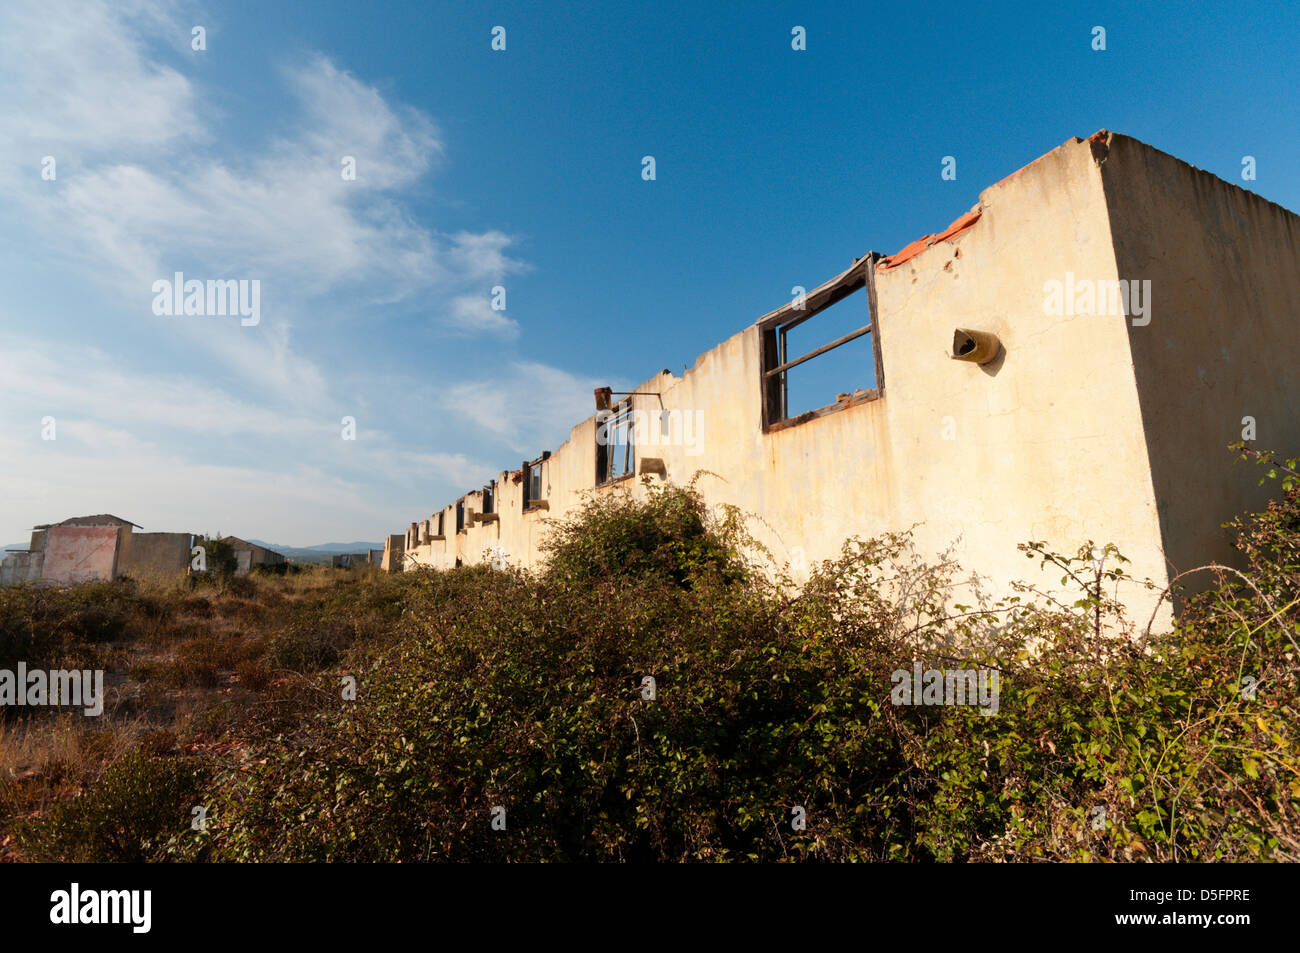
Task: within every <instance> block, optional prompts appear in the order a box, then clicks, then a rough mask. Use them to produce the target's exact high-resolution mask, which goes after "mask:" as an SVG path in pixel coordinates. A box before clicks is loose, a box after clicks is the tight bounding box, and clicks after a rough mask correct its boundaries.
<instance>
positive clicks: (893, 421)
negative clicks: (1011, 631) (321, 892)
mask: <svg viewBox="0 0 1300 953" xmlns="http://www.w3.org/2000/svg"><path fill="white" fill-rule="evenodd" d="M846 264H848V267H847V268H846V269H845V270H844V271H843V272H842V273H841V274H839V275H837V276H835V277H834V278H832V279H831V280H829V281H827V282H826V283H825V284H822V285H821V286H820V287H817V288H814V289H813V290H811V291H808V292H807V293H806V296H800V297H799V298H796V299H795V300H793V301H792V302H790V303H788V304H785V305H783V306H782V307H780V308H777V309H776V310H775V311H772V312H770V313H769V314H766V315H763V316H762V317H761V318H759V319H758V320H757V321H755V322H754V323H753V324H751V325H749V326H748V327H746V328H744V329H743V330H741V331H739V332H738V333H736V334H735V335H733V336H732V337H731V338H729V339H727V340H726V341H724V342H722V343H721V344H719V345H718V346H717V347H715V348H714V349H713V350H711V351H709V352H707V353H705V354H703V355H701V356H700V357H699V358H698V359H697V360H696V361H695V364H694V366H693V367H692V368H690V369H689V370H687V371H685V372H684V373H683V374H682V376H680V377H679V376H675V375H673V374H671V373H669V372H668V371H664V372H663V373H661V374H659V375H657V376H655V377H652V378H651V379H650V380H647V381H646V382H644V383H643V384H642V385H640V386H639V387H637V388H636V390H635V392H634V393H633V394H631V395H614V394H610V393H608V392H604V393H601V392H598V394H597V398H596V403H597V407H596V408H595V409H596V411H597V412H596V413H595V414H594V415H593V416H592V417H589V418H588V419H586V420H584V421H582V422H581V423H579V424H577V426H575V427H573V428H572V430H571V431H570V434H569V439H568V440H567V441H566V442H565V443H564V444H563V445H561V446H560V447H558V448H556V449H555V450H553V451H551V452H550V453H543V454H540V455H539V456H538V457H537V458H535V459H533V460H529V461H525V462H523V463H522V465H521V466H519V467H518V468H513V469H511V470H507V471H503V472H501V473H500V474H498V476H497V477H496V478H495V479H493V480H492V482H491V483H490V484H489V485H487V486H485V487H483V488H482V489H479V490H475V491H473V492H470V493H466V494H465V495H464V496H462V497H461V498H460V499H458V500H455V501H453V502H451V503H450V504H448V505H447V506H445V507H443V508H442V509H441V510H438V511H435V512H433V513H432V514H431V515H429V516H427V517H425V518H423V519H421V520H418V521H416V522H412V523H411V524H410V525H409V527H408V528H407V530H406V532H405V533H404V534H403V533H398V534H396V535H393V536H389V537H388V538H387V542H386V545H385V550H384V556H383V567H384V568H385V569H389V570H396V569H400V568H402V567H403V565H408V566H409V565H412V564H421V565H430V566H437V567H449V566H453V565H457V564H460V563H462V562H464V563H472V562H479V561H497V562H498V563H511V564H522V565H525V566H531V565H534V564H536V563H537V562H538V558H539V551H538V544H539V543H540V542H541V540H542V539H543V538H544V535H545V533H546V532H547V530H546V526H545V520H547V519H548V518H555V517H563V516H564V514H565V513H566V512H567V511H569V510H570V509H571V508H572V507H574V506H575V505H576V504H578V503H579V502H580V500H581V497H582V494H584V493H589V492H593V491H594V492H595V493H606V492H613V491H616V490H619V489H626V490H628V491H631V492H634V493H638V494H640V493H644V492H645V491H644V488H643V487H641V486H640V485H639V483H640V478H641V477H642V476H643V475H646V474H649V475H651V477H652V479H653V480H668V481H672V482H674V483H684V482H686V481H688V480H689V479H690V478H691V477H692V475H694V474H695V473H696V472H697V471H700V470H707V471H712V473H714V474H717V476H716V477H713V476H703V477H701V479H700V481H699V483H698V488H699V489H700V490H701V491H702V492H703V493H704V495H705V497H706V498H707V499H708V500H710V501H711V502H726V503H733V504H736V505H737V506H739V507H741V508H742V509H744V510H746V511H748V512H750V513H753V514H756V515H758V516H760V517H761V522H755V524H754V525H753V527H752V529H753V530H754V532H755V534H756V535H757V536H758V537H759V538H760V539H761V540H762V541H763V542H764V543H766V544H767V545H768V546H769V547H770V549H771V550H772V552H773V553H774V554H775V555H776V556H777V557H778V558H779V559H789V560H791V562H792V563H794V564H796V565H797V564H799V563H800V562H804V563H805V564H811V563H812V562H813V561H815V560H819V559H823V558H827V557H831V556H834V555H836V554H837V553H838V552H839V550H840V547H841V544H842V542H843V541H844V539H845V538H846V537H848V536H850V535H858V536H863V537H867V536H872V535H875V534H878V533H882V532H886V531H891V530H901V529H906V528H908V527H910V526H912V525H913V524H919V525H917V527H916V530H915V540H916V543H917V546H918V548H919V549H920V550H921V551H922V552H926V551H928V552H931V553H937V552H942V551H945V550H948V549H949V548H950V547H952V552H953V555H954V556H955V557H956V558H957V559H958V560H959V561H960V562H961V564H962V565H963V566H964V567H965V568H966V569H968V570H971V571H974V572H977V573H979V574H980V575H981V576H982V577H983V578H984V579H985V580H986V581H987V583H988V584H989V587H990V589H992V590H993V591H1005V585H1006V583H1007V582H1009V581H1010V580H1013V579H1026V580H1030V581H1034V582H1036V583H1038V584H1040V585H1047V586H1051V585H1054V584H1055V583H1056V582H1058V581H1059V575H1060V573H1059V571H1058V572H1056V573H1051V574H1045V575H1043V576H1039V575H1038V573H1039V570H1038V567H1037V563H1035V562H1030V561H1029V560H1026V558H1025V557H1024V555H1023V554H1021V553H1020V552H1018V551H1017V549H1016V544H1017V543H1020V542H1023V541H1026V540H1030V539H1034V540H1044V541H1046V542H1047V543H1048V544H1049V545H1050V546H1051V547H1053V548H1054V549H1056V550H1058V551H1063V552H1073V551H1075V550H1076V549H1077V548H1078V547H1079V546H1080V545H1081V544H1082V543H1084V542H1085V541H1086V540H1089V539H1091V540H1094V541H1096V542H1098V543H1105V542H1113V543H1115V544H1116V545H1117V546H1118V547H1119V548H1120V550H1121V551H1122V552H1123V553H1124V554H1125V555H1126V556H1128V557H1129V558H1130V559H1131V560H1132V563H1131V565H1130V566H1129V567H1127V568H1128V569H1129V570H1130V571H1131V573H1132V574H1133V575H1135V576H1137V577H1139V578H1146V579H1150V580H1153V581H1154V582H1155V583H1156V585H1157V587H1162V586H1164V585H1166V584H1167V583H1169V582H1170V581H1171V580H1172V578H1173V577H1174V575H1175V574H1176V573H1177V572H1179V571H1183V570H1187V569H1190V568H1192V567H1195V566H1198V565H1201V564H1204V563H1206V562H1209V561H1212V560H1219V561H1222V560H1230V559H1231V558H1232V552H1231V547H1230V542H1229V540H1228V538H1227V536H1226V534H1225V533H1224V531H1223V529H1222V528H1221V524H1222V523H1223V522H1224V521H1226V520H1228V519H1230V518H1232V517H1233V516H1235V515H1237V514H1239V513H1241V512H1243V511H1245V510H1247V509H1250V508H1255V507H1259V506H1260V505H1262V503H1263V502H1264V500H1265V498H1266V496H1265V495H1266V493H1267V492H1268V491H1267V489H1266V488H1261V487H1259V486H1258V485H1257V478H1256V476H1255V475H1254V473H1253V472H1250V471H1245V470H1243V469H1242V468H1241V466H1240V465H1239V464H1237V463H1236V462H1235V455H1234V454H1232V453H1231V452H1229V451H1228V450H1227V449H1226V447H1227V445H1228V444H1229V443H1231V442H1233V441H1236V440H1239V439H1243V437H1244V438H1247V439H1250V438H1253V439H1255V440H1256V441H1257V442H1256V444H1255V445H1256V446H1260V447H1263V448H1269V449H1278V450H1281V451H1284V452H1296V451H1298V450H1300V415H1297V414H1296V413H1295V411H1294V406H1293V405H1294V402H1295V400H1296V398H1297V396H1298V395H1300V380H1298V379H1297V375H1298V373H1300V371H1298V370H1297V368H1298V367H1300V360H1297V358H1298V357H1300V334H1297V321H1296V318H1295V311H1296V307H1297V305H1296V302H1300V218H1297V216H1296V215H1295V214H1293V213H1291V212H1289V211H1287V210H1286V209H1283V208H1281V207H1279V206H1277V205H1274V204H1272V203H1271V202H1268V201H1266V200H1265V199H1263V198H1261V197H1259V196H1258V195H1255V194H1252V193H1250V192H1247V191H1244V190H1243V189H1241V188H1238V187H1237V186H1235V185H1233V184H1231V183H1228V182H1225V181H1223V180H1221V179H1218V178H1216V177H1215V176H1213V175H1211V174H1209V173H1207V172H1203V171H1201V170H1198V169H1196V168H1194V167H1192V166H1190V165H1188V164H1186V163H1184V162H1182V161H1180V160H1178V159H1176V158H1174V157H1173V156H1170V155H1167V154H1165V153H1163V152H1160V151H1158V150H1156V149H1154V148H1152V147H1150V146H1147V145H1145V144H1143V143H1141V142H1138V141H1137V140H1135V139H1132V138H1129V137H1127V136H1123V135H1119V134H1115V133H1109V132H1105V131H1103V132H1100V133H1098V134H1096V135H1094V136H1092V137H1091V138H1089V139H1071V140H1069V141H1067V142H1066V143H1064V144H1063V145H1061V146H1060V147H1059V148H1057V149H1054V150H1053V151H1051V152H1049V153H1048V154H1047V155H1044V156H1043V157H1041V158H1040V159H1038V160H1036V161H1035V162H1033V163H1031V164H1030V165H1028V166H1026V167H1025V168H1023V169H1021V170H1020V171H1019V172H1016V173H1015V174H1013V175H1011V176H1010V177H1008V178H1006V179H1004V180H1003V181H1001V182H998V183H997V184H995V185H992V186H990V187H988V188H986V189H985V190H984V191H983V192H982V193H981V194H980V197H979V203H978V204H977V205H976V206H975V207H974V208H973V209H971V210H970V211H969V212H968V213H967V214H965V215H962V216H961V217H960V218H958V219H957V220H956V221H955V222H953V223H952V224H951V225H950V226H949V227H948V228H946V229H944V230H943V231H941V232H939V233H937V234H933V235H927V236H925V237H924V238H921V239H919V240H917V241H915V242H913V243H912V244H910V245H908V246H907V247H905V248H903V249H902V250H901V251H899V252H898V253H896V254H893V255H887V256H882V255H879V254H876V253H874V252H870V253H865V254H862V255H861V256H860V257H857V258H855V259H853V260H852V262H851V263H848V262H846ZM842 299H843V300H842ZM832 306H835V307H834V308H832ZM844 314H847V315H848V318H849V319H848V320H847V324H846V323H845V318H844ZM836 316H838V317H836ZM837 322H838V323H837ZM845 327H847V328H848V330H847V331H845V330H844V329H845ZM851 349H852V354H854V355H855V357H854V358H853V360H854V363H853V365H852V367H851V369H852V370H853V371H854V373H853V374H852V376H851V377H850V378H849V379H845V380H838V379H837V380H829V381H826V382H825V383H826V384H827V385H828V386H830V387H831V388H832V392H831V395H830V397H829V399H828V400H827V401H823V403H822V405H820V406H811V407H804V406H802V405H800V406H794V405H793V404H792V398H791V395H792V394H793V393H794V392H795V390H797V389H798V387H797V386H796V385H798V383H799V380H800V378H799V375H801V374H802V375H805V376H804V378H803V380H804V381H805V382H806V381H807V380H809V379H811V380H813V381H814V382H821V378H820V377H819V371H818V367H819V366H822V365H825V364H827V363H828V362H829V360H830V358H831V357H832V356H833V355H843V354H847V353H850V351H851ZM841 366H843V365H842V364H841ZM805 390H806V388H805ZM954 544H955V545H954ZM1048 575H1050V576H1051V578H1050V579H1049V578H1048ZM1123 597H1124V598H1125V599H1126V600H1127V601H1128V602H1129V605H1130V609H1131V610H1132V611H1133V615H1134V616H1135V617H1138V618H1140V619H1142V620H1143V621H1145V619H1146V617H1147V616H1148V615H1149V614H1150V613H1151V611H1152V610H1153V609H1154V608H1155V606H1156V600H1157V594H1156V593H1155V592H1152V591H1148V590H1145V589H1140V588H1137V587H1135V588H1134V589H1132V590H1131V591H1129V592H1128V593H1126V594H1123ZM1160 618H1161V621H1166V622H1167V621H1168V617H1167V610H1164V609H1162V610H1161V616H1160Z"/></svg>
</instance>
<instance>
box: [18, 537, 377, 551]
mask: <svg viewBox="0 0 1300 953" xmlns="http://www.w3.org/2000/svg"><path fill="white" fill-rule="evenodd" d="M31 544H32V541H31V540H30V539H25V540H23V541H22V542H21V543H6V544H5V545H3V546H0V552H4V551H5V550H6V549H26V548H27V547H28V546H30V545H31ZM375 548H376V549H377V548H378V547H375Z"/></svg>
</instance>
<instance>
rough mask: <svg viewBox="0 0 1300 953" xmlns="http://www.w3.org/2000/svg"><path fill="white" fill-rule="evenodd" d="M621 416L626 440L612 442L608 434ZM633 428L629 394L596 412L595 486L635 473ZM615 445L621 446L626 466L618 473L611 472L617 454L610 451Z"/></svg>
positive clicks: (613, 429) (628, 476) (612, 430)
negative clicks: (619, 442) (602, 437)
mask: <svg viewBox="0 0 1300 953" xmlns="http://www.w3.org/2000/svg"><path fill="white" fill-rule="evenodd" d="M602 415H603V416H602ZM623 418H626V423H625V424H624V426H623V428H622V432H623V433H624V434H626V435H627V442H626V443H624V444H614V443H612V442H611V440H610V436H611V434H612V433H613V432H615V430H616V426H617V424H618V422H619V421H620V420H622V419H623ZM635 429H636V428H635V426H634V424H633V419H632V399H631V397H630V396H629V397H626V398H624V399H623V400H621V401H619V402H618V403H616V404H614V405H613V406H612V407H611V408H610V409H609V410H607V411H605V410H602V411H600V412H598V413H597V414H596V486H608V485H609V484H611V483H618V482H619V481H621V480H626V479H629V478H630V477H633V476H635V475H636V446H635V442H636V441H635V436H634V434H635ZM602 430H603V431H604V433H605V439H604V441H602V440H601V431H602ZM615 447H622V448H623V449H622V456H623V465H624V466H625V467H626V469H625V470H623V471H622V472H621V473H619V474H618V475H614V473H613V461H614V459H615V457H616V456H617V454H614V453H611V452H610V451H611V449H613V448H615Z"/></svg>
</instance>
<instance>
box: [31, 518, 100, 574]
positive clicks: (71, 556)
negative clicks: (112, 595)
mask: <svg viewBox="0 0 1300 953" xmlns="http://www.w3.org/2000/svg"><path fill="white" fill-rule="evenodd" d="M118 549H119V545H118V527H116V526H51V527H50V528H49V530H48V532H47V535H46V537H45V567H44V569H43V570H42V572H41V581H42V582H46V583H54V584H56V585H67V584H69V583H74V582H85V581H87V580H90V579H112V578H113V577H114V576H115V575H116V574H117V557H118Z"/></svg>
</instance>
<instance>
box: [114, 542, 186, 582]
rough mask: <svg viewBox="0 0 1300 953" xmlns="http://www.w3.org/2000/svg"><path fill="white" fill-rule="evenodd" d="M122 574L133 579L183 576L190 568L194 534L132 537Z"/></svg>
mask: <svg viewBox="0 0 1300 953" xmlns="http://www.w3.org/2000/svg"><path fill="white" fill-rule="evenodd" d="M129 539H130V545H129V546H128V547H127V553H126V557H125V558H124V559H120V560H119V562H120V566H119V568H120V569H121V571H122V572H124V573H128V574H130V575H137V576H139V575H149V574H159V575H161V574H168V573H183V572H185V570H187V569H188V568H189V565H190V548H191V546H192V545H193V536H192V535H191V534H190V533H131V534H130V536H129Z"/></svg>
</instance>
